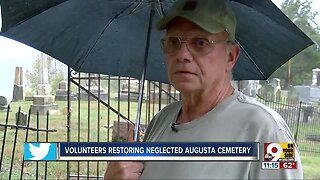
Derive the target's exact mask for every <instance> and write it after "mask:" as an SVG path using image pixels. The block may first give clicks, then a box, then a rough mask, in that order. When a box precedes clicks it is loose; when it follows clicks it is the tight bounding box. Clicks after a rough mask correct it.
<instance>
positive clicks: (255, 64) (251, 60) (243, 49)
mask: <svg viewBox="0 0 320 180" xmlns="http://www.w3.org/2000/svg"><path fill="white" fill-rule="evenodd" d="M235 41H236V43H237V44H238V45H239V46H240V49H241V50H242V51H243V52H244V54H246V56H247V57H248V58H249V60H250V62H251V63H252V64H253V65H254V66H255V67H256V68H257V69H258V71H259V73H260V74H261V75H262V76H263V78H264V79H268V77H267V76H266V75H265V74H264V72H262V70H261V69H260V68H259V66H258V65H257V63H256V62H254V60H253V59H252V57H251V56H250V54H249V53H248V52H247V51H246V50H245V48H244V47H243V46H242V45H241V43H240V42H239V41H238V40H237V39H236V40H235Z"/></svg>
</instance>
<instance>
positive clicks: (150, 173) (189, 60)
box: [105, 0, 302, 179]
mask: <svg viewBox="0 0 320 180" xmlns="http://www.w3.org/2000/svg"><path fill="white" fill-rule="evenodd" d="M157 28H158V29H159V30H163V29H166V32H167V33H166V36H165V37H164V38H163V39H162V41H161V43H162V46H163V51H164V53H165V55H166V64H167V68H168V76H169V80H170V82H171V84H172V85H173V86H174V87H175V88H176V89H177V90H179V91H180V93H181V95H182V101H181V102H175V103H172V104H170V105H168V106H167V107H165V108H164V109H163V110H161V111H160V112H159V113H158V114H157V115H156V116H155V117H154V118H153V120H152V121H151V123H150V125H149V126H148V129H147V132H146V137H145V141H146V142H182V141H184V142H219V141H220V142H260V149H263V143H266V142H294V139H293V137H292V134H291V132H290V130H289V128H288V126H287V125H286V124H285V122H284V121H283V119H282V118H281V117H280V116H279V115H278V114H277V113H276V112H274V111H273V110H271V109H269V108H268V107H265V106H263V105H262V104H259V103H258V102H256V101H254V100H252V99H251V98H249V97H247V96H245V95H243V94H242V93H241V92H238V91H237V90H235V89H234V88H233V87H232V85H231V79H232V69H233V67H234V65H235V63H236V61H237V59H238V57H239V53H240V48H239V46H238V44H236V43H235V30H236V18H235V15H234V14H233V12H232V9H231V7H230V4H229V1H226V0H181V1H178V2H176V3H175V5H174V6H173V7H172V9H171V11H170V12H169V13H168V15H167V16H166V17H163V18H162V19H161V20H160V22H158V24H157ZM270 53H272V52H270ZM295 155H296V161H297V162H298V165H297V169H294V170H264V169H262V168H261V162H180V161H179V162H143V163H142V162H113V163H110V165H109V167H108V169H107V171H106V175H105V178H106V179H108V178H109V179H138V178H141V179H216V178H217V179H222V178H227V179H257V178H263V179H285V178H294V179H301V178H302V166H301V162H300V157H299V152H298V151H297V150H296V154H295ZM260 159H264V156H263V153H262V152H261V153H260Z"/></svg>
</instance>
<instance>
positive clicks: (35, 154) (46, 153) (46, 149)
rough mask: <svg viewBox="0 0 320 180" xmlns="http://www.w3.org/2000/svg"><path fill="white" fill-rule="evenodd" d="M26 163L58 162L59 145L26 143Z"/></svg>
mask: <svg viewBox="0 0 320 180" xmlns="http://www.w3.org/2000/svg"><path fill="white" fill-rule="evenodd" d="M24 160H25V161H55V160H57V143H24Z"/></svg>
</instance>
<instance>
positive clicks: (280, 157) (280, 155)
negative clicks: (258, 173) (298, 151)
mask: <svg viewBox="0 0 320 180" xmlns="http://www.w3.org/2000/svg"><path fill="white" fill-rule="evenodd" d="M263 152H264V160H263V162H262V164H261V167H262V169H297V162H296V161H295V146H294V144H293V143H264V151H263Z"/></svg>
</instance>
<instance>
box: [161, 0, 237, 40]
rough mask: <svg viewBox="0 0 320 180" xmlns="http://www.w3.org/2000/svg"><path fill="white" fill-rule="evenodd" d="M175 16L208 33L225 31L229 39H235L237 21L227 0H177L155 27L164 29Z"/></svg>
mask: <svg viewBox="0 0 320 180" xmlns="http://www.w3.org/2000/svg"><path fill="white" fill-rule="evenodd" d="M176 17H182V18H185V19H188V20H189V21H191V22H193V23H195V24H197V25H198V26H200V27H201V28H203V29H204V30H206V31H208V32H209V33H219V32H222V31H227V33H228V34H229V38H230V40H231V41H234V40H235V34H236V24H237V22H236V17H235V15H234V13H233V10H232V8H231V6H230V3H229V0H178V1H176V2H175V3H174V5H173V6H172V8H171V9H170V10H169V12H168V14H167V15H166V16H164V17H162V18H161V19H160V21H159V22H158V23H157V29H158V30H163V29H166V27H167V25H168V24H169V22H171V21H172V20H173V19H174V18H176Z"/></svg>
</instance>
